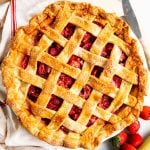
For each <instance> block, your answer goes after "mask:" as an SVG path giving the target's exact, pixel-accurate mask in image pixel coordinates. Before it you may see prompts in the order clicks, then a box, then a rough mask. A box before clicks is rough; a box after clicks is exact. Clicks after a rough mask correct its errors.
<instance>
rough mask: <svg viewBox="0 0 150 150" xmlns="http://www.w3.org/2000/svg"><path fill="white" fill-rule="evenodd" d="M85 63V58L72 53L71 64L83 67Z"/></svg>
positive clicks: (69, 62)
mask: <svg viewBox="0 0 150 150" xmlns="http://www.w3.org/2000/svg"><path fill="white" fill-rule="evenodd" d="M83 63H84V60H83V59H82V58H80V57H78V56H76V55H72V56H71V58H70V59H69V61H68V64H69V65H71V66H73V67H76V68H79V69H82V66H83Z"/></svg>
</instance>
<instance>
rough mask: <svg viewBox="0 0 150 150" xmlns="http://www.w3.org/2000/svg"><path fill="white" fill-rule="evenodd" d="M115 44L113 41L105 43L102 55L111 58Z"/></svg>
mask: <svg viewBox="0 0 150 150" xmlns="http://www.w3.org/2000/svg"><path fill="white" fill-rule="evenodd" d="M113 46H114V45H113V44H112V43H107V44H106V45H105V47H104V48H103V50H102V53H101V56H103V57H106V58H109V57H110V53H111V51H112V49H113Z"/></svg>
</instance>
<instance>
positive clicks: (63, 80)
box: [57, 73, 74, 89]
mask: <svg viewBox="0 0 150 150" xmlns="http://www.w3.org/2000/svg"><path fill="white" fill-rule="evenodd" d="M73 83H74V79H73V78H71V77H69V76H68V75H66V74H63V73H61V75H60V77H59V79H58V82H57V84H58V85H59V86H62V87H64V88H66V89H69V88H71V86H72V84H73Z"/></svg>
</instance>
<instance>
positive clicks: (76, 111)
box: [69, 105, 82, 121]
mask: <svg viewBox="0 0 150 150" xmlns="http://www.w3.org/2000/svg"><path fill="white" fill-rule="evenodd" d="M81 110H82V109H81V108H79V107H77V106H75V105H73V107H72V108H71V110H70V113H69V116H70V118H71V119H73V120H75V121H76V120H77V119H78V117H79V115H80V113H81Z"/></svg>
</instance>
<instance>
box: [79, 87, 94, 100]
mask: <svg viewBox="0 0 150 150" xmlns="http://www.w3.org/2000/svg"><path fill="white" fill-rule="evenodd" d="M91 91H92V88H91V87H90V86H89V85H88V84H86V85H85V86H84V87H83V89H82V90H81V92H80V94H79V96H81V97H82V98H84V99H88V97H89V96H90V93H91Z"/></svg>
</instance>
